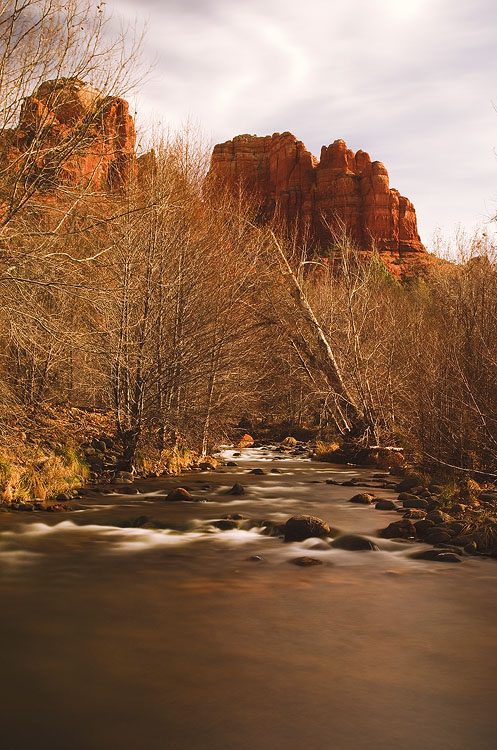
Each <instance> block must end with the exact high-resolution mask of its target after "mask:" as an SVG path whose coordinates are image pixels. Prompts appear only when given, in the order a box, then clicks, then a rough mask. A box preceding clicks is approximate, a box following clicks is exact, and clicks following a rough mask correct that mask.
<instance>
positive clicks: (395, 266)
mask: <svg viewBox="0 0 497 750" xmlns="http://www.w3.org/2000/svg"><path fill="white" fill-rule="evenodd" d="M209 180H210V181H212V182H216V181H221V182H223V183H225V184H228V185H233V186H235V185H239V184H240V183H241V184H242V185H243V186H244V187H245V188H246V189H247V190H248V191H249V192H250V193H251V194H252V195H253V196H255V197H256V200H257V202H258V204H259V208H260V213H261V216H262V217H265V218H267V219H273V218H275V219H276V220H277V221H278V222H279V223H280V225H281V226H282V227H283V228H285V229H291V228H294V227H296V228H297V231H298V233H299V236H300V238H302V239H303V238H307V240H308V242H309V244H310V246H311V247H313V248H316V249H317V250H318V252H319V251H321V252H323V251H326V249H327V248H329V246H330V245H331V240H332V237H331V230H332V229H336V228H337V226H338V225H339V224H342V225H344V226H345V227H346V229H347V232H348V233H349V234H350V236H351V237H352V238H353V239H354V240H355V242H356V243H357V246H358V247H359V248H360V250H361V251H363V252H370V251H371V250H372V249H373V248H374V247H375V248H376V249H377V250H378V251H379V253H380V255H381V257H382V259H383V261H384V262H385V264H386V266H387V268H388V269H389V270H390V271H391V272H392V273H393V274H394V275H395V276H397V277H399V278H400V277H408V276H412V275H417V274H418V273H420V272H421V271H422V270H423V267H424V266H426V265H427V264H428V263H429V262H430V260H431V259H432V256H430V255H429V254H428V253H427V252H426V250H425V248H424V246H423V245H422V243H421V240H420V238H419V235H418V230H417V222H416V211H415V210H414V206H413V205H412V203H411V202H410V200H408V199H407V198H404V197H403V196H402V195H400V193H399V191H398V190H395V189H393V188H390V186H389V179H388V172H387V170H386V169H385V167H384V166H383V164H382V163H381V162H379V161H373V162H372V161H371V159H370V157H369V154H367V153H366V152H365V151H357V153H355V154H354V152H353V151H351V150H350V149H349V148H347V145H346V143H345V141H343V140H337V141H335V142H334V143H332V144H331V146H327V147H326V146H323V147H322V149H321V158H320V160H319V161H318V160H317V159H316V157H314V156H313V155H312V154H311V153H310V152H309V151H307V149H306V148H305V146H304V144H303V143H302V141H298V140H297V139H296V138H295V136H294V135H292V134H291V133H281V134H280V133H274V134H273V135H268V136H264V137H258V136H255V135H238V136H236V137H235V138H233V140H231V141H226V143H219V144H217V145H216V146H215V147H214V151H213V153H212V157H211V164H210V171H209Z"/></svg>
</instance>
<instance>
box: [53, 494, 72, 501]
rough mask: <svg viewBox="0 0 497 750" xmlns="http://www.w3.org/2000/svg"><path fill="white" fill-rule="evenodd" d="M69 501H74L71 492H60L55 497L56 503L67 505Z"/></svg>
mask: <svg viewBox="0 0 497 750" xmlns="http://www.w3.org/2000/svg"><path fill="white" fill-rule="evenodd" d="M69 500H72V495H70V494H69V492H59V494H58V495H56V497H55V502H56V503H67V502H68V501H69Z"/></svg>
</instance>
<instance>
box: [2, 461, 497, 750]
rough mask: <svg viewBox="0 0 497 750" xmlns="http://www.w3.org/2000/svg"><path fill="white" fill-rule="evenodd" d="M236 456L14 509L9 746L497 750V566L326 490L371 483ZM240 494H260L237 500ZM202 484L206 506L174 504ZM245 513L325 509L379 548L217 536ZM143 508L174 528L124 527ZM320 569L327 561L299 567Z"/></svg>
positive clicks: (317, 468) (7, 549) (9, 549)
mask: <svg viewBox="0 0 497 750" xmlns="http://www.w3.org/2000/svg"><path fill="white" fill-rule="evenodd" d="M226 457H231V454H230V452H226ZM236 461H237V462H238V464H239V465H238V467H223V468H222V469H221V470H219V471H217V472H209V473H207V472H202V473H199V472H197V473H190V474H187V475H184V476H183V477H182V478H181V480H179V479H178V478H176V479H167V480H166V479H164V480H159V479H158V480H154V481H152V480H147V481H146V482H139V483H138V485H139V487H141V488H142V489H143V490H144V493H143V494H140V495H119V496H118V495H107V496H105V495H97V494H96V493H95V494H94V495H90V496H88V497H85V498H84V499H83V501H82V503H80V509H79V510H76V511H73V512H72V513H64V514H53V515H52V514H40V513H35V514H27V513H26V514H20V513H16V514H15V513H8V514H7V513H5V514H0V570H1V574H0V602H1V616H0V622H1V626H0V634H1V651H2V657H1V672H0V674H1V695H0V714H1V717H2V718H1V722H0V744H1V747H2V748H3V750H27V749H28V748H29V749H30V750H31V748H43V749H44V748H50V750H59V749H60V750H62V749H63V750H104V749H105V750H114V749H116V750H117V749H119V750H152V749H153V750H156V749H157V750H158V749H160V750H280V748H281V749H282V750H283V749H285V750H317V749H318V748H319V749H320V750H321V748H323V749H327V748H333V750H418V749H419V748H423V750H449V749H450V750H490V749H492V750H494V748H495V747H496V746H497V701H496V699H497V682H496V667H497V654H496V635H497V630H496V623H497V616H496V615H497V603H496V588H497V587H496V580H497V562H496V561H493V560H485V559H474V558H469V557H465V558H464V561H463V563H461V564H459V565H454V564H452V565H449V564H443V563H435V562H427V561H420V560H413V559H411V558H410V554H411V553H412V552H413V551H414V549H416V548H417V547H418V545H414V546H413V545H412V544H407V543H400V542H395V541H390V540H380V539H377V538H376V534H377V532H378V529H380V528H383V527H385V526H386V525H388V523H390V522H391V521H393V520H397V518H398V516H396V514H395V513H391V512H381V511H377V510H375V509H374V507H373V506H371V507H364V506H357V505H353V504H350V503H348V499H349V498H350V497H351V496H352V495H353V494H355V493H356V492H357V491H358V490H357V489H354V488H353V487H341V486H334V485H329V484H326V483H325V480H326V479H336V480H338V481H343V480H346V479H349V478H351V477H353V476H354V477H360V478H362V479H364V481H368V480H369V477H370V476H371V472H368V471H365V470H356V469H352V468H349V467H334V466H331V465H329V464H317V463H313V462H311V461H309V460H304V459H300V460H299V459H296V458H295V459H294V458H292V459H284V458H283V457H282V456H281V455H279V454H273V453H271V452H270V451H268V450H265V449H260V450H257V449H251V450H245V451H243V452H242V456H241V457H240V458H237V459H236ZM261 466H262V467H263V468H264V469H265V472H266V473H265V474H264V475H263V476H256V475H252V474H249V470H250V469H252V468H254V467H261ZM271 468H278V469H280V471H281V473H280V474H276V473H270V469H271ZM235 481H238V482H240V483H242V484H243V485H244V486H245V488H246V490H247V491H246V494H244V495H242V496H231V495H227V494H226V490H227V489H229V487H231V485H232V484H233V483H234V482H235ZM185 485H187V486H188V487H190V488H191V491H192V493H193V495H194V496H195V497H196V499H199V500H202V501H204V502H196V503H191V502H190V503H186V502H181V503H174V504H173V503H165V502H164V501H163V500H160V499H158V498H157V494H164V492H167V491H168V490H169V489H170V488H172V487H174V486H185ZM207 485H208V486H207ZM377 494H379V495H380V496H381V497H385V498H389V497H390V498H391V497H392V496H393V495H392V493H391V492H390V491H388V490H378V491H377ZM227 513H240V514H243V515H244V516H247V517H249V518H250V519H255V520H257V519H271V520H273V521H277V522H284V521H285V520H286V519H287V518H288V517H289V516H290V515H294V514H297V513H310V514H314V515H317V516H319V517H321V518H323V519H324V520H326V521H327V522H328V523H329V524H330V526H331V527H333V529H334V532H333V534H334V535H337V534H339V533H345V532H352V533H360V534H362V535H366V536H369V537H371V539H375V541H376V542H377V544H378V545H379V546H380V550H379V551H374V552H348V551H343V550H338V549H330V548H329V547H328V546H327V545H323V542H317V540H307V541H306V542H301V543H292V544H284V543H283V542H282V540H281V539H278V538H274V537H269V536H265V535H264V534H263V533H261V532H262V528H261V526H260V524H255V526H253V527H252V528H250V526H251V524H250V523H246V524H245V526H246V528H242V529H234V530H229V531H220V530H217V529H215V528H214V527H212V526H211V525H210V521H212V520H216V519H219V518H221V517H222V516H223V515H225V514H227ZM144 514H145V515H147V516H149V518H151V519H154V520H155V521H158V522H160V523H159V525H162V526H164V527H165V528H123V526H122V524H123V522H126V521H129V520H132V519H134V518H136V517H137V516H139V515H144ZM316 545H317V546H318V547H322V549H316V548H315V547H316ZM302 555H307V556H312V557H316V558H319V559H320V560H322V562H323V564H322V565H320V566H315V567H310V568H300V567H297V566H296V565H292V564H290V561H291V560H292V559H294V558H296V557H299V556H302ZM254 556H258V557H260V558H262V559H261V560H254V559H250V558H253V557H254Z"/></svg>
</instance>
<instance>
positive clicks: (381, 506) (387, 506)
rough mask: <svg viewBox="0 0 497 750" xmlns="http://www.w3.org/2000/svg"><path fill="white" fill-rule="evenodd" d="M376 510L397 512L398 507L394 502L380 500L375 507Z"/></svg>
mask: <svg viewBox="0 0 497 750" xmlns="http://www.w3.org/2000/svg"><path fill="white" fill-rule="evenodd" d="M374 507H375V508H376V510H396V509H397V506H396V505H395V503H394V502H393V501H392V500H378V502H377V503H376V505H375V506H374Z"/></svg>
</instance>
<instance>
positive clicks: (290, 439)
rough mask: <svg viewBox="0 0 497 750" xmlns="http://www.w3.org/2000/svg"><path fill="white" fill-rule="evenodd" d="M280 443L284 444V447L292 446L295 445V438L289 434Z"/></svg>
mask: <svg viewBox="0 0 497 750" xmlns="http://www.w3.org/2000/svg"><path fill="white" fill-rule="evenodd" d="M281 445H284V446H285V447H286V448H293V447H295V446H296V445H297V440H296V439H295V438H294V437H291V435H289V436H288V437H286V438H285V439H284V440H282V441H281ZM304 450H305V449H304Z"/></svg>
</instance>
